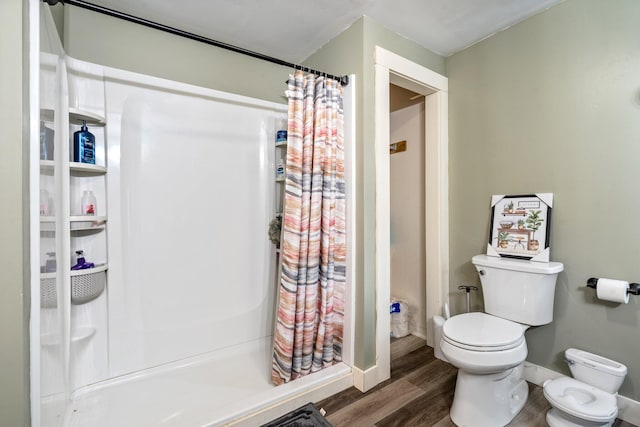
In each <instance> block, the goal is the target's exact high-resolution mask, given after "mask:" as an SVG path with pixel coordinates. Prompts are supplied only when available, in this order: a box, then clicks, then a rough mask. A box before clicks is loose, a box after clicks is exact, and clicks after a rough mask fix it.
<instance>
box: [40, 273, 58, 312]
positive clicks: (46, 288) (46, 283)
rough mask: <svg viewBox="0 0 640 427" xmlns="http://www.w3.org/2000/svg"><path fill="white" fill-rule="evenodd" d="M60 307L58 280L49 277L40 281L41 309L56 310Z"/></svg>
mask: <svg viewBox="0 0 640 427" xmlns="http://www.w3.org/2000/svg"><path fill="white" fill-rule="evenodd" d="M57 305H58V292H57V291H56V278H55V277H47V278H44V277H43V278H41V279H40V307H41V308H56V306H57Z"/></svg>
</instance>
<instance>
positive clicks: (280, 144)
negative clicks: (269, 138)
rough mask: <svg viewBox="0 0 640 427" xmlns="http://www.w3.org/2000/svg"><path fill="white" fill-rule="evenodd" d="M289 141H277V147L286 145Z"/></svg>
mask: <svg viewBox="0 0 640 427" xmlns="http://www.w3.org/2000/svg"><path fill="white" fill-rule="evenodd" d="M286 146H287V141H280V142H276V147H286Z"/></svg>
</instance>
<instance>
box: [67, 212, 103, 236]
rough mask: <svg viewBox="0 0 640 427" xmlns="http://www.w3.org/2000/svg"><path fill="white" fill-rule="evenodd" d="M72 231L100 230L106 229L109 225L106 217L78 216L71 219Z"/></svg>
mask: <svg viewBox="0 0 640 427" xmlns="http://www.w3.org/2000/svg"><path fill="white" fill-rule="evenodd" d="M69 222H70V223H71V225H70V230H71V231H72V232H73V231H80V230H100V229H104V227H105V224H106V223H107V217H106V216H90V215H76V216H72V217H70V218H69Z"/></svg>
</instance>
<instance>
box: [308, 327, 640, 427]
mask: <svg viewBox="0 0 640 427" xmlns="http://www.w3.org/2000/svg"><path fill="white" fill-rule="evenodd" d="M456 372H457V369H456V368H454V367H453V366H451V365H449V364H448V363H444V362H442V361H441V360H439V359H436V358H435V357H434V356H433V350H432V349H431V348H430V347H427V346H426V345H425V343H424V341H423V340H421V339H420V338H417V337H414V336H412V335H409V336H407V337H405V338H400V339H392V342H391V378H390V379H389V380H387V381H385V382H384V383H382V384H378V385H377V386H376V387H374V388H373V389H371V390H369V391H368V392H366V393H361V392H360V391H359V390H358V389H356V388H355V387H351V388H349V389H347V390H345V391H343V392H341V393H338V394H336V395H333V396H331V397H329V398H327V399H325V400H322V401H320V402H317V403H316V404H315V405H316V407H318V408H322V409H324V410H325V411H326V418H327V420H329V422H330V423H331V424H333V425H334V427H360V426H362V427H365V426H380V427H386V426H402V427H405V426H437V427H452V426H455V424H454V423H453V422H452V421H451V418H450V417H449V408H450V407H451V402H452V401H453V392H454V389H455V385H456ZM550 408H551V405H549V403H548V402H547V400H546V399H545V398H544V395H543V394H542V388H541V387H538V386H536V385H532V384H529V399H528V401H527V404H526V405H525V407H524V409H523V410H522V411H521V412H520V413H519V414H518V416H517V417H516V418H514V420H513V421H512V422H511V423H509V426H517V427H538V426H540V427H543V426H546V425H547V423H546V421H545V415H546V413H547V410H548V409H550ZM614 427H635V426H633V424H629V423H627V422H624V421H621V420H616V422H615V423H614Z"/></svg>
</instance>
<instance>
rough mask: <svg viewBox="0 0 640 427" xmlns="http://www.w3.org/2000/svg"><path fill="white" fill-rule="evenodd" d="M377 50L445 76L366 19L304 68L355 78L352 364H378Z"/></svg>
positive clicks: (441, 66) (421, 52)
mask: <svg viewBox="0 0 640 427" xmlns="http://www.w3.org/2000/svg"><path fill="white" fill-rule="evenodd" d="M375 46H381V47H383V48H385V49H387V50H389V51H392V52H394V53H397V54H398V55H401V56H403V57H405V58H407V59H409V60H411V61H413V62H416V63H418V64H420V65H422V66H424V67H426V68H429V69H431V70H433V71H436V72H438V73H440V74H444V71H445V61H444V58H443V57H441V56H439V55H436V54H435V53H433V52H431V51H429V50H427V49H425V48H423V47H421V46H419V45H417V44H416V43H414V42H412V41H410V40H408V39H406V38H404V37H401V36H399V35H397V34H395V33H393V32H391V31H389V30H387V29H386V28H384V27H383V26H382V25H380V24H378V23H377V22H376V21H374V20H372V19H371V18H368V17H366V16H365V17H362V18H360V19H359V20H358V21H356V22H355V23H354V24H353V25H352V26H351V27H350V28H349V29H348V30H346V31H345V32H343V33H342V34H341V35H339V36H338V37H336V38H334V39H333V40H331V41H330V42H329V43H328V44H327V45H325V46H323V47H322V48H321V49H320V50H319V51H318V52H316V53H315V54H314V55H312V56H311V57H310V58H308V59H307V60H306V61H305V64H307V65H309V66H311V67H316V68H319V69H322V70H326V71H327V72H331V73H333V74H340V75H342V74H351V73H353V74H356V80H357V83H356V93H357V95H356V110H357V111H356V162H357V166H356V173H355V176H356V187H357V192H358V197H357V200H356V224H355V225H356V233H357V236H358V241H357V244H356V250H357V253H358V257H357V259H356V260H355V266H356V272H355V273H356V284H355V285H356V289H355V291H356V331H355V348H356V350H355V365H356V366H358V367H360V368H363V369H367V368H369V367H371V366H373V365H375V364H376V348H375V345H376V329H375V322H376V295H375V225H376V224H375V194H376V192H375V186H374V180H375V167H374V166H375V161H374V160H375V159H374V128H375V126H374V125H375V123H374V119H373V118H374V80H373V76H374V69H375V67H374V49H375Z"/></svg>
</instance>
